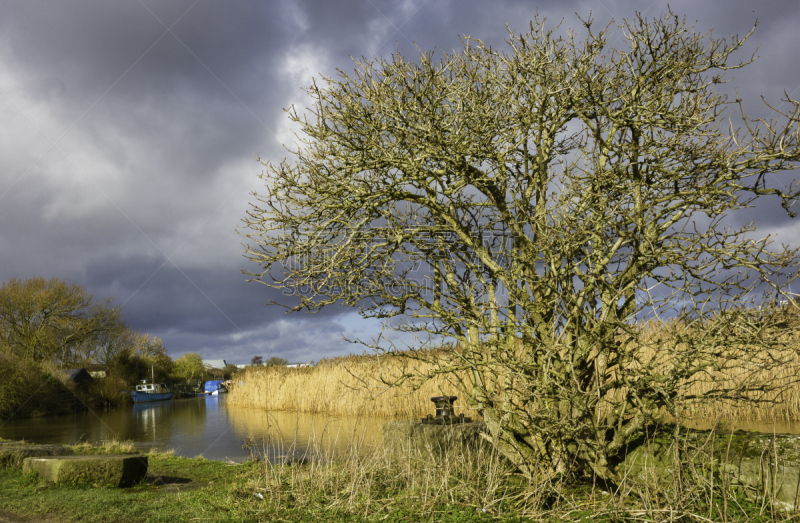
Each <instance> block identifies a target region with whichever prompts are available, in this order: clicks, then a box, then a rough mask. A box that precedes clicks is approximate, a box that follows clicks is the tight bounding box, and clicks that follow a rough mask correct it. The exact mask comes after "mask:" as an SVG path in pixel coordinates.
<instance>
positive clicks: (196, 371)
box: [174, 352, 206, 382]
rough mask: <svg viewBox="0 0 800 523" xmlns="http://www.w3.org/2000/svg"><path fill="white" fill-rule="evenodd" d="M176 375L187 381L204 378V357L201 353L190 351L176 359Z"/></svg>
mask: <svg viewBox="0 0 800 523" xmlns="http://www.w3.org/2000/svg"><path fill="white" fill-rule="evenodd" d="M174 374H175V376H176V377H177V378H179V379H183V380H186V381H190V382H193V381H197V380H202V379H203V378H204V377H205V375H206V368H205V367H204V366H203V358H202V356H200V355H199V354H195V353H193V352H189V353H186V354H184V355H183V356H181V357H180V358H178V359H177V360H175V373H174Z"/></svg>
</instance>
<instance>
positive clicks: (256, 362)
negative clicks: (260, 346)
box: [250, 356, 264, 365]
mask: <svg viewBox="0 0 800 523" xmlns="http://www.w3.org/2000/svg"><path fill="white" fill-rule="evenodd" d="M250 363H251V364H253V365H263V364H264V357H263V356H253V359H251V360H250Z"/></svg>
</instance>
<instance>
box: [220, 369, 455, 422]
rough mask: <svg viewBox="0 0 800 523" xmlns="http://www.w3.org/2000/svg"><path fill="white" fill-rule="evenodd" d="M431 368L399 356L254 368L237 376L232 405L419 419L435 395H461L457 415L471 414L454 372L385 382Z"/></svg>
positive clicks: (232, 392) (427, 409)
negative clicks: (420, 379)
mask: <svg viewBox="0 0 800 523" xmlns="http://www.w3.org/2000/svg"><path fill="white" fill-rule="evenodd" d="M428 370H430V366H429V365H426V364H424V363H422V362H418V361H409V360H408V359H406V358H402V357H397V356H387V357H381V358H376V357H369V356H347V357H342V358H335V359H331V360H325V361H322V362H320V363H319V364H317V365H315V366H313V367H301V368H286V367H277V366H276V367H253V368H249V369H247V370H246V371H245V372H244V373H241V374H237V376H236V379H235V380H234V381H236V382H238V383H237V384H235V385H234V386H233V387H232V389H231V391H230V393H229V395H228V401H227V402H228V404H230V405H236V406H241V407H256V408H261V409H267V410H277V411H297V412H308V413H325V414H329V415H340V416H369V417H373V418H387V419H393V418H417V417H423V416H425V415H427V414H432V413H433V410H434V406H433V404H432V403H431V401H430V400H431V397H434V396H458V398H459V399H458V401H457V403H456V413H462V412H464V413H466V412H468V410H469V409H468V408H467V407H466V405H465V403H464V400H465V398H466V393H465V392H464V391H463V390H461V389H460V388H459V386H458V385H457V383H456V381H455V380H454V379H453V378H452V377H449V376H445V375H439V376H436V377H435V378H433V379H431V380H429V381H427V382H425V383H423V384H421V385H420V384H418V383H415V382H413V381H407V382H405V383H403V384H401V385H399V386H396V387H389V386H387V385H386V384H385V383H384V382H383V381H382V378H384V379H385V380H387V381H388V380H391V379H394V378H395V377H397V376H399V375H401V374H402V373H404V372H420V373H422V372H426V371H428Z"/></svg>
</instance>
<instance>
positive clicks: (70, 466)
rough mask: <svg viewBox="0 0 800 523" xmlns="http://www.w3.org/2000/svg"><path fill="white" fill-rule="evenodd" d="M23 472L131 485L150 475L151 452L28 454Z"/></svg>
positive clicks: (75, 481) (73, 481) (60, 479)
mask: <svg viewBox="0 0 800 523" xmlns="http://www.w3.org/2000/svg"><path fill="white" fill-rule="evenodd" d="M22 472H23V473H26V474H27V473H29V472H36V473H37V474H38V475H39V476H40V477H41V478H43V479H45V480H47V481H52V482H54V483H71V484H91V485H98V486H111V487H131V486H133V485H135V484H137V483H139V482H140V481H142V480H143V479H144V478H145V476H146V475H147V456H142V455H131V454H99V455H91V456H50V457H34V458H25V461H24V462H23V465H22Z"/></svg>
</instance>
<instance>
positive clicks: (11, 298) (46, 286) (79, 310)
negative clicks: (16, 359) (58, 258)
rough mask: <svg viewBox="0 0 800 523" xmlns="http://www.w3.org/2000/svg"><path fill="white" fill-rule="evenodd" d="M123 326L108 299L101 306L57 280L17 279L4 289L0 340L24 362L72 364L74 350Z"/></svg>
mask: <svg viewBox="0 0 800 523" xmlns="http://www.w3.org/2000/svg"><path fill="white" fill-rule="evenodd" d="M121 324H122V321H121V318H120V311H119V309H116V308H112V307H111V306H110V303H109V300H107V301H105V302H97V301H96V300H95V299H94V297H93V296H92V295H91V293H89V292H87V291H86V289H84V288H83V287H81V286H79V285H74V284H73V285H71V284H67V283H66V282H64V281H62V280H59V279H58V278H51V279H49V280H46V279H44V278H29V279H27V280H18V279H16V278H14V279H11V280H9V281H8V282H6V283H5V284H4V285H3V286H2V287H0V340H2V341H4V342H5V344H6V345H7V346H8V347H9V348H11V350H12V351H13V352H14V353H16V354H17V355H18V356H21V357H23V358H27V359H32V360H34V361H37V362H38V361H42V360H44V359H47V358H51V357H56V358H58V359H60V360H61V361H62V362H71V361H73V360H75V359H76V355H74V354H72V351H73V350H79V349H81V347H84V348H85V347H86V346H90V347H91V346H93V345H94V344H95V343H96V342H97V340H98V339H99V338H100V337H101V336H103V335H104V334H107V333H109V332H111V331H115V330H117V329H118V328H119V327H120V325H121Z"/></svg>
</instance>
